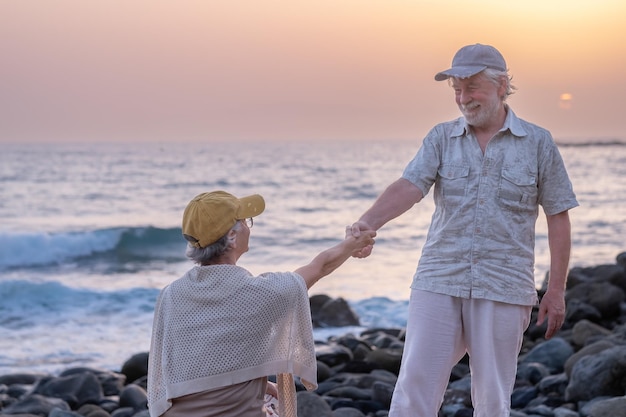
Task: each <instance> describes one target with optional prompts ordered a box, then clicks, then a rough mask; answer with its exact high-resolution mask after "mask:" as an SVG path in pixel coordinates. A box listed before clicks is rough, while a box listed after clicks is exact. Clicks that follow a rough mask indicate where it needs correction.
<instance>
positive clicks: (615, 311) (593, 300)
mask: <svg viewBox="0 0 626 417" xmlns="http://www.w3.org/2000/svg"><path fill="white" fill-rule="evenodd" d="M565 299H566V301H567V302H568V304H569V302H570V300H572V299H576V300H579V301H582V302H583V303H585V304H589V305H590V306H592V307H594V308H595V309H596V310H598V311H599V312H600V314H601V315H602V317H603V318H604V319H611V318H615V317H617V316H619V315H620V313H621V303H623V302H624V300H625V299H626V296H625V295H624V290H622V289H621V288H620V287H617V286H615V285H613V284H611V283H610V282H588V283H582V284H579V285H577V286H575V287H574V288H572V289H570V290H568V291H567V292H566V294H565Z"/></svg>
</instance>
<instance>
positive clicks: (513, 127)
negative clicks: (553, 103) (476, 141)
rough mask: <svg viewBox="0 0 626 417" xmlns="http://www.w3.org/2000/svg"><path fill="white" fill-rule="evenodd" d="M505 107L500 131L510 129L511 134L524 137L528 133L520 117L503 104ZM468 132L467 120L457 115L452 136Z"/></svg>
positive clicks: (463, 134) (465, 134)
mask: <svg viewBox="0 0 626 417" xmlns="http://www.w3.org/2000/svg"><path fill="white" fill-rule="evenodd" d="M505 107H506V119H504V125H503V126H502V128H501V129H500V132H504V131H506V130H508V131H510V132H511V134H512V135H513V136H516V137H520V138H521V137H524V136H526V135H527V134H528V133H527V132H526V129H524V127H523V126H522V123H521V122H520V119H519V118H518V117H517V116H516V115H515V113H514V112H513V110H511V108H510V107H509V106H508V105H506V104H505ZM469 132H470V127H469V125H468V124H467V121H466V120H465V118H464V117H459V118H458V119H457V123H456V124H455V126H454V127H453V128H452V132H451V135H450V136H452V137H461V136H467V135H468V134H469Z"/></svg>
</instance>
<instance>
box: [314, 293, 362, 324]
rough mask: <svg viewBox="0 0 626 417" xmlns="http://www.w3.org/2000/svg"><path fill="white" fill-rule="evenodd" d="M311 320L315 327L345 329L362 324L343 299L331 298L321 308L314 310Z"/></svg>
mask: <svg viewBox="0 0 626 417" xmlns="http://www.w3.org/2000/svg"><path fill="white" fill-rule="evenodd" d="M309 301H310V300H309ZM318 301H319V300H316V302H318ZM311 320H312V322H313V327H345V326H358V325H359V324H360V323H359V317H358V316H357V315H356V313H355V312H354V310H352V307H350V305H349V304H348V302H347V301H346V300H344V299H343V298H331V299H329V300H327V301H326V302H325V303H324V304H323V305H322V306H321V307H320V308H316V310H315V311H313V310H312V311H311Z"/></svg>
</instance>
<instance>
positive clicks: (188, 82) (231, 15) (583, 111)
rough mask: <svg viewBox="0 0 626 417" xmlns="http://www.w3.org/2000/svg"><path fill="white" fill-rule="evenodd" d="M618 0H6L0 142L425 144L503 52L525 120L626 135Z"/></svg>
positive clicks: (623, 14) (570, 134)
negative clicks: (472, 49)
mask: <svg viewBox="0 0 626 417" xmlns="http://www.w3.org/2000/svg"><path fill="white" fill-rule="evenodd" d="M625 22H626V1H624V0H595V1H591V0H510V1H502V0H475V1H472V0H376V1H373V0H170V1H164V0H90V1H87V0H55V1H47V0H37V1H35V0H0V142H4V143H10V142H55V141H56V142H68V141H72V142H73V141H75V142H95V141H99V142H102V141H260V140H261V141H262V140H268V141H269V140H288V141H297V140H319V141H322V140H362V141H366V140H380V139H393V140H396V139H400V140H421V138H423V136H424V135H426V133H427V132H428V130H429V129H430V128H431V127H432V126H434V125H435V124H436V123H439V122H442V121H446V120H450V119H453V118H456V117H458V116H459V115H460V114H459V111H458V108H457V107H456V104H455V102H454V96H453V91H452V89H451V88H450V87H449V86H448V84H447V83H446V82H436V81H434V78H433V77H434V74H435V73H436V72H438V71H441V70H444V69H447V68H449V66H450V64H451V61H452V57H453V55H454V53H455V52H456V51H457V50H458V49H459V48H460V47H462V46H464V45H468V44H473V43H483V44H490V45H493V46H495V47H496V48H497V49H499V50H500V52H501V53H502V54H503V55H504V57H505V59H506V61H507V65H508V67H509V69H510V73H511V75H512V76H513V84H514V85H515V86H516V87H517V89H518V90H517V91H516V93H515V94H514V95H513V96H511V97H510V98H509V100H508V101H509V104H510V105H511V108H513V110H514V111H515V112H516V114H517V115H518V116H519V117H522V118H524V119H526V120H529V121H531V122H534V123H536V124H539V125H542V126H544V127H546V128H548V129H549V130H550V131H551V132H552V134H553V136H554V137H555V139H557V140H570V139H571V140H574V139H576V140H599V139H620V140H623V139H626V133H625V132H624V129H623V128H620V127H622V126H623V121H622V119H623V117H624V116H623V112H624V110H625V106H624V104H623V101H624V99H625V98H626V23H625Z"/></svg>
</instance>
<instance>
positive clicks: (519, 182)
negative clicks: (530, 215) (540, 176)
mask: <svg viewBox="0 0 626 417" xmlns="http://www.w3.org/2000/svg"><path fill="white" fill-rule="evenodd" d="M537 195H538V190H537V177H536V176H535V175H532V174H529V173H527V172H521V171H515V170H512V169H507V168H504V169H502V176H501V179H500V188H499V190H498V197H499V200H500V204H502V206H503V207H505V208H508V209H510V210H514V211H527V210H535V208H536V207H537Z"/></svg>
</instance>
